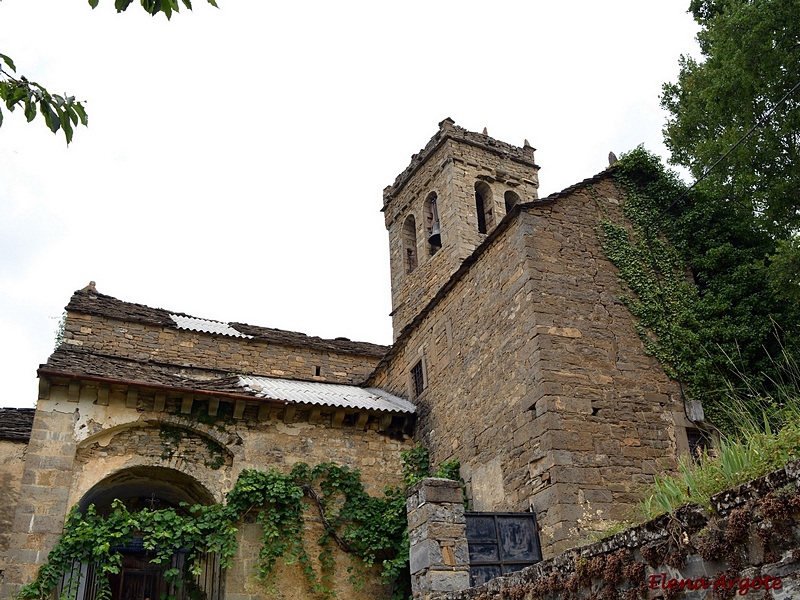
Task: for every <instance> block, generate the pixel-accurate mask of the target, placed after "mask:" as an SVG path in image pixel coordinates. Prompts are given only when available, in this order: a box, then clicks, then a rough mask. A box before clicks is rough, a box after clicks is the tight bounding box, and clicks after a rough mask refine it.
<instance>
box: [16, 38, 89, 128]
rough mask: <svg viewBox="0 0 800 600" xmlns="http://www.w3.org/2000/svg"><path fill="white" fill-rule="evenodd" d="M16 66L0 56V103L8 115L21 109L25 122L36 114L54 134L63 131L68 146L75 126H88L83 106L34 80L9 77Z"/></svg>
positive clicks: (73, 98) (70, 97) (72, 98)
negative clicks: (3, 105)
mask: <svg viewBox="0 0 800 600" xmlns="http://www.w3.org/2000/svg"><path fill="white" fill-rule="evenodd" d="M16 71H17V67H16V65H15V64H14V61H13V60H11V57H9V56H7V55H5V54H0V101H2V102H3V103H4V104H5V106H6V108H7V109H8V110H9V112H13V111H14V109H16V108H17V107H22V109H23V113H24V114H25V119H26V120H27V121H28V122H29V123H30V122H31V121H33V120H34V119H35V118H36V114H37V109H38V113H39V114H41V115H42V117H43V118H44V122H45V124H46V125H47V127H48V129H50V131H52V132H53V133H58V131H59V130H61V131H63V132H64V137H65V138H66V140H67V144H69V143H70V142H71V141H72V136H73V133H74V127H75V126H77V125H78V123H80V124H81V125H84V126H85V125H88V122H89V120H88V117H87V115H86V110H85V109H84V107H83V104H81V103H80V102H78V101H76V100H75V97H74V96H67V95H66V94H65V95H63V96H61V95H59V94H51V93H50V92H48V91H47V90H46V89H45V88H44V87H43V86H41V85H39V84H38V83H36V82H35V81H30V80H28V79H26V78H25V77H24V76H19V78H17V77H16V76H14V75H12V73H16ZM2 124H3V111H2V110H0V125H2Z"/></svg>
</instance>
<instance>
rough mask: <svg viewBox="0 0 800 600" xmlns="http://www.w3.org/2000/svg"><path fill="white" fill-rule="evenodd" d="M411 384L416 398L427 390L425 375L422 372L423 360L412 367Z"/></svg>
mask: <svg viewBox="0 0 800 600" xmlns="http://www.w3.org/2000/svg"><path fill="white" fill-rule="evenodd" d="M411 384H412V385H413V386H414V397H415V398H416V397H417V396H419V395H420V394H422V392H423V391H424V390H425V373H424V372H423V371H422V361H421V360H420V361H419V362H418V363H417V364H415V365H414V366H413V367H411Z"/></svg>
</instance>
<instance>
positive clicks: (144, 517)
mask: <svg viewBox="0 0 800 600" xmlns="http://www.w3.org/2000/svg"><path fill="white" fill-rule="evenodd" d="M403 463H404V479H405V482H406V484H407V485H411V484H413V483H415V482H416V481H417V480H419V479H421V478H422V477H427V476H428V471H429V462H428V454H427V449H425V448H424V447H422V446H419V445H418V446H416V447H415V448H414V449H413V450H410V451H408V452H405V453H403ZM448 475H449V476H450V477H452V478H456V479H457V478H458V463H457V462H456V461H450V462H447V463H443V465H442V466H441V467H440V469H439V470H438V471H437V473H436V476H440V477H441V476H448ZM181 508H182V510H176V509H174V508H166V509H159V510H152V509H143V510H140V511H137V512H131V511H129V510H128V508H126V506H125V504H124V503H123V502H121V501H119V500H115V501H114V502H113V503H112V505H111V510H110V511H109V513H108V514H107V515H105V516H102V515H100V514H98V512H97V511H96V510H95V507H94V506H90V507H89V508H88V509H87V510H86V513H85V514H81V513H80V512H79V510H78V509H77V507H74V508H73V509H72V510H71V511H70V513H69V515H68V517H67V521H66V524H65V526H64V533H63V534H62V536H61V538H60V540H59V541H58V543H57V544H56V546H55V547H54V548H53V550H52V551H51V552H50V554H49V556H48V561H47V563H46V564H44V565H43V566H42V567H41V568H40V570H39V573H38V575H37V577H36V579H35V580H34V581H33V582H32V583H30V584H28V585H26V586H24V587H23V588H22V589H21V590H20V592H19V594H18V598H19V599H20V600H45V599H49V598H50V597H51V593H52V592H53V591H54V590H55V589H56V587H57V586H58V584H59V582H60V581H61V578H62V577H63V576H64V575H65V574H66V573H70V571H71V569H72V567H73V564H74V563H84V564H87V563H92V564H95V565H96V567H95V572H96V573H97V574H98V576H97V581H96V583H97V586H98V589H97V593H96V598H97V600H107V599H109V598H110V597H111V589H110V585H109V581H108V577H107V575H108V574H112V573H119V572H120V568H121V565H122V551H123V548H124V546H125V545H126V544H128V543H130V542H131V541H132V540H133V539H134V538H141V540H142V544H143V545H144V548H145V549H146V550H147V551H148V552H150V553H151V556H152V558H151V559H150V562H151V563H153V564H156V565H168V564H169V563H170V560H171V558H172V556H173V555H174V554H175V553H176V552H178V551H179V550H180V551H182V552H184V553H185V562H184V568H183V570H182V571H181V570H179V569H167V570H165V572H164V578H165V580H166V581H167V582H169V583H172V584H174V585H176V586H178V587H180V586H183V585H191V583H192V577H193V576H195V575H200V570H201V566H200V559H201V558H202V557H203V556H204V555H205V554H207V553H215V554H216V555H217V556H218V557H219V560H220V566H221V568H223V569H227V568H230V566H231V565H232V564H233V559H234V557H235V556H236V552H237V541H236V533H237V528H236V525H237V524H238V523H240V522H242V521H243V520H244V519H245V517H246V516H248V515H252V514H254V515H255V520H256V522H257V523H258V524H260V525H261V529H262V533H261V548H260V550H259V562H258V565H257V568H256V573H255V576H256V578H257V579H258V580H260V581H261V582H263V583H264V584H265V586H266V587H267V588H272V587H274V586H275V584H276V581H275V567H276V565H277V564H278V561H279V560H280V561H283V562H284V563H285V564H293V563H298V564H299V565H300V566H301V568H302V570H303V572H304V573H305V576H306V578H307V580H308V583H309V588H310V590H311V591H312V592H314V593H316V594H318V595H320V596H323V597H333V596H335V590H334V589H333V580H332V575H333V573H334V570H335V567H336V554H335V551H334V545H335V546H337V547H338V548H339V549H340V550H342V551H344V552H346V553H348V554H349V555H350V557H351V565H350V567H349V569H348V571H349V572H350V581H351V583H352V584H353V585H354V586H356V587H357V588H360V587H361V586H363V584H364V581H365V574H366V571H367V570H368V569H371V568H372V567H373V566H375V565H378V566H379V568H380V573H381V580H382V583H384V584H385V585H388V586H390V587H391V593H392V597H393V598H394V599H396V600H401V599H405V598H407V597H408V596H409V595H410V578H409V575H408V550H409V546H408V529H407V522H406V511H405V490H404V489H401V488H397V487H387V488H386V489H385V490H384V493H383V496H382V497H374V496H370V495H369V494H367V492H366V490H365V489H364V486H363V483H362V482H361V475H360V472H359V471H358V470H354V469H350V468H348V467H346V466H339V465H336V464H334V463H323V464H319V465H317V466H315V467H311V466H309V465H307V464H305V463H296V464H295V465H294V467H293V468H292V470H291V472H290V473H280V472H278V471H276V470H274V469H271V470H270V471H267V472H263V471H258V470H254V469H248V470H245V471H242V473H241V474H240V475H239V478H238V479H237V481H236V484H235V485H234V487H233V489H232V490H231V491H230V492H228V494H227V496H226V503H225V504H212V505H209V506H202V505H194V506H188V505H183V506H182V507H181ZM309 510H310V511H313V512H315V513H316V514H317V515H318V517H319V519H320V521H321V522H322V525H323V534H322V535H321V536H320V537H319V539H317V544H318V546H319V552H318V554H317V565H318V566H317V567H315V566H314V561H313V560H312V557H311V555H310V553H309V551H308V549H307V543H306V540H305V537H304V532H305V528H304V524H305V522H306V514H307V511H309ZM65 587H66V589H67V590H68V591H67V597H69V592H70V591H71V593H72V596H71V597H72V598H74V596H75V593H76V590H75V587H76V586H74V585H73V586H65ZM167 600H174V596H173V597H171V598H170V597H168V598H167Z"/></svg>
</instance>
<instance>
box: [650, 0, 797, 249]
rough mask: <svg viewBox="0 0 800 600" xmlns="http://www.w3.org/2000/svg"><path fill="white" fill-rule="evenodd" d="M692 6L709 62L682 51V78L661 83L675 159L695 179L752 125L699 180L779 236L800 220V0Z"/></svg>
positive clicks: (707, 1) (710, 0) (699, 0)
mask: <svg viewBox="0 0 800 600" xmlns="http://www.w3.org/2000/svg"><path fill="white" fill-rule="evenodd" d="M689 10H690V12H691V13H692V14H693V15H694V18H695V20H696V21H697V22H698V23H699V24H700V25H701V30H700V32H699V33H698V36H697V37H698V41H699V43H700V50H701V52H702V55H703V57H704V59H705V60H703V61H698V60H695V59H694V58H691V57H686V56H684V57H681V60H680V75H679V78H678V82H677V83H669V84H665V85H664V94H663V96H662V99H661V104H662V106H663V107H664V108H665V109H666V110H667V111H668V112H669V113H670V117H669V120H668V121H667V124H666V127H665V129H664V134H665V143H666V145H667V147H668V148H669V150H670V151H671V154H672V157H671V162H672V163H673V164H677V165H682V166H684V167H686V168H688V169H689V170H690V171H691V173H692V175H693V176H694V177H695V178H700V177H701V175H702V174H703V173H705V172H706V171H707V170H708V169H709V168H710V167H711V166H712V165H714V164H715V163H716V162H717V160H718V159H719V158H720V157H722V156H723V155H724V154H725V153H726V151H728V150H729V149H730V148H732V147H733V146H734V145H735V144H736V142H737V141H738V140H739V139H740V138H741V137H742V136H743V135H745V134H746V133H747V132H748V131H750V130H751V129H752V128H754V127H755V130H754V131H753V133H752V135H751V136H750V137H749V138H748V139H747V140H746V141H744V142H743V143H742V144H741V145H740V146H738V147H737V148H736V149H735V150H734V151H733V152H732V153H731V154H730V156H728V157H727V158H725V159H724V160H723V161H722V162H721V163H720V164H719V165H718V166H717V167H716V168H715V169H714V170H713V171H712V172H711V173H710V175H709V177H708V179H707V181H706V182H705V183H704V187H705V188H710V189H712V191H711V194H712V196H713V197H715V199H716V201H717V202H720V203H723V204H725V205H726V206H728V207H729V208H731V209H732V210H734V211H738V210H739V209H740V207H743V208H745V209H747V210H748V211H749V212H750V213H751V214H752V215H755V216H757V217H758V220H759V222H760V224H761V226H763V227H765V228H767V229H768V230H769V231H770V232H772V233H773V234H774V235H777V236H778V237H784V238H785V237H786V236H787V232H789V231H791V230H796V229H797V228H798V226H800V204H799V203H798V192H799V191H800V87H798V84H800V3H798V2H797V0H692V2H691V5H690V8H689ZM787 94H788V97H786V96H787ZM784 97H786V98H785V99H784ZM772 111H774V112H772ZM762 120H763V123H761V121H762Z"/></svg>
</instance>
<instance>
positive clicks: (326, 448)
mask: <svg viewBox="0 0 800 600" xmlns="http://www.w3.org/2000/svg"><path fill="white" fill-rule="evenodd" d="M46 389H47V391H48V395H47V397H45V398H42V399H40V401H39V405H38V409H37V412H36V419H35V421H34V427H33V432H32V435H31V442H30V446H29V449H28V452H27V457H26V462H25V471H24V476H23V478H22V484H21V489H20V498H21V500H20V502H19V504H18V507H17V510H16V515H15V519H14V523H13V527H12V533H11V535H10V547H11V550H10V554H9V560H8V564H9V568H8V570H7V576H6V579H5V585H4V587H3V589H2V590H0V591H2V594H1V595H0V597H3V598H7V597H10V596H11V594H12V593H13V592H14V591H15V590H16V589H17V588H18V587H19V585H20V584H22V583H26V582H28V581H30V580H31V579H32V578H33V577H34V575H35V573H36V570H37V569H38V567H39V566H40V565H41V564H42V563H43V562H44V561H45V560H46V557H47V553H48V551H49V549H50V548H52V546H53V545H54V544H55V542H56V541H57V539H58V537H59V536H60V534H61V531H62V527H63V524H64V521H65V517H66V514H67V510H68V509H69V507H70V506H72V505H74V504H77V503H83V504H86V503H87V502H88V500H89V499H91V498H94V497H95V496H98V494H100V492H98V490H101V489H102V488H103V486H106V487H109V488H110V489H111V492H109V494H113V488H114V485H117V483H119V484H120V485H122V484H123V483H124V480H125V477H126V474H132V473H135V474H137V477H142V474H145V475H146V474H147V473H148V472H152V473H153V477H158V478H161V477H162V476H163V474H167V475H169V474H171V473H172V474H174V478H175V479H174V481H176V482H187V481H191V483H192V486H193V487H194V488H195V493H191V490H190V491H189V492H188V495H187V493H184V495H183V496H178V498H179V499H180V498H183V497H186V498H187V500H190V501H198V499H202V500H204V501H211V500H213V501H217V502H220V501H222V500H223V499H224V496H225V493H226V492H227V491H228V490H230V489H231V487H232V486H233V484H234V483H235V481H236V478H237V476H238V474H239V473H240V472H241V471H242V470H243V469H259V470H269V469H271V468H275V469H277V470H279V471H284V472H286V471H289V470H290V469H291V468H292V466H293V465H294V463H296V462H298V461H303V462H306V463H308V464H310V465H315V464H318V463H322V462H336V463H338V464H340V465H347V466H349V467H351V468H357V469H360V470H361V473H362V477H363V481H364V483H365V486H366V488H367V490H368V492H369V493H371V494H374V495H380V494H382V491H383V489H384V487H385V486H386V485H400V484H401V483H402V467H401V462H400V453H401V452H402V451H403V450H406V449H408V448H409V447H410V445H411V442H410V441H409V440H408V439H405V440H404V439H399V438H397V437H396V436H395V437H391V436H389V435H387V434H385V433H381V432H379V431H378V424H377V423H376V422H368V423H367V425H366V426H365V427H366V428H364V427H363V426H362V427H356V426H355V425H354V424H348V423H347V422H344V423H341V424H340V426H339V427H338V428H334V427H333V426H332V423H331V415H330V414H326V413H325V412H324V411H323V413H322V414H321V415H320V416H319V417H318V419H317V420H316V421H315V422H314V423H311V422H309V419H308V416H309V411H303V410H302V409H298V410H297V411H296V412H295V413H294V415H293V416H292V419H291V420H289V419H286V422H285V420H284V418H283V417H284V416H285V415H284V414H283V413H281V412H279V411H277V410H276V411H273V412H272V413H270V412H267V413H263V412H259V410H258V409H257V407H255V406H253V407H250V406H249V405H248V409H247V410H245V411H244V413H243V414H242V417H241V418H240V419H232V418H230V416H229V415H225V414H222V413H220V414H219V415H218V419H217V420H216V421H214V420H213V419H210V417H209V416H208V413H207V411H205V410H201V411H200V412H198V413H192V414H187V415H185V414H181V413H180V410H179V409H180V403H179V402H177V403H172V404H171V403H170V402H169V401H168V402H167V403H166V406H165V407H164V409H163V410H158V411H157V410H154V409H153V408H152V402H150V404H149V405H148V402H147V399H148V397H151V396H152V392H148V391H147V390H146V389H142V390H140V391H139V393H138V394H137V398H138V406H137V407H129V406H126V399H127V397H128V393H127V391H125V390H121V389H114V388H113V386H112V391H111V392H110V394H109V397H108V403H107V405H99V404H97V403H95V402H94V401H93V400H92V398H90V397H88V396H87V395H86V394H84V393H82V392H81V393H79V394H77V398H79V399H78V400H77V401H72V399H73V398H76V396H74V395H71V394H70V388H69V385H61V384H59V383H58V382H54V383H51V385H50V386H49V387H47V388H46ZM251 404H253V405H255V404H257V402H252V403H251ZM148 406H149V408H148ZM148 470H150V471H148ZM108 482H111V483H108ZM182 493H183V492H182ZM109 494H106V495H105V496H104V497H107V498H110V497H111V496H110V495H109ZM313 520H314V519H313V518H312V519H311V522H312V523H313ZM312 533H313V532H312ZM242 535H244V536H245V537H246V538H247V539H250V537H252V535H253V534H252V532H251V533H246V532H245V533H243V534H242ZM248 536H249V537H248ZM315 539H316V537H314V536H313V535H310V536H309V538H308V540H309V549H310V551H311V553H312V554H315V553H314V540H315ZM248 548H249V547H248V545H247V544H245V545H243V547H242V548H241V549H240V552H239V558H237V561H242V564H239V563H237V566H235V567H234V568H233V570H232V571H231V576H230V577H228V578H227V586H226V594H227V596H226V597H228V598H231V599H234V600H236V599H240V600H244V599H245V598H247V599H253V600H254V599H256V598H263V597H265V596H266V595H267V592H266V591H265V589H264V588H263V587H259V586H258V584H257V583H255V582H253V581H251V580H250V577H249V576H250V575H252V573H251V572H250V571H249V567H247V566H246V565H248V564H252V561H250V558H249V557H248V556H247V554H246V553H247V552H249V550H248ZM248 561H250V562H248ZM338 561H339V563H340V564H342V565H344V567H343V569H345V567H346V565H347V564H348V558H347V557H346V555H340V556H339V557H338ZM243 564H244V565H245V566H242V565H243ZM287 573H292V575H291V577H289V576H288V575H287V577H289V579H287V580H286V581H284V582H283V583H284V584H285V585H287V586H290V587H292V589H295V588H296V589H295V591H294V592H292V593H291V594H288V593H284V596H285V597H287V598H289V597H291V598H300V597H308V594H309V591H308V586H307V584H306V583H305V579H303V575H302V572H301V570H300V569H299V568H298V569H296V570H290V571H287ZM343 573H345V571H344V570H343ZM340 579H342V581H345V580H346V576H345V575H341V576H340ZM376 585H377V583H376V581H375V580H370V581H369V582H368V586H367V588H366V589H367V590H371V592H374V591H375V589H376V587H375V586H376ZM365 594H366V592H357V591H354V590H353V588H352V586H350V585H349V584H348V586H346V587H343V588H342V589H341V590H340V594H339V597H343V598H361V597H368V595H365Z"/></svg>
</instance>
